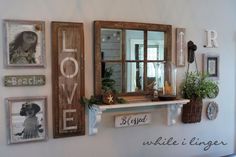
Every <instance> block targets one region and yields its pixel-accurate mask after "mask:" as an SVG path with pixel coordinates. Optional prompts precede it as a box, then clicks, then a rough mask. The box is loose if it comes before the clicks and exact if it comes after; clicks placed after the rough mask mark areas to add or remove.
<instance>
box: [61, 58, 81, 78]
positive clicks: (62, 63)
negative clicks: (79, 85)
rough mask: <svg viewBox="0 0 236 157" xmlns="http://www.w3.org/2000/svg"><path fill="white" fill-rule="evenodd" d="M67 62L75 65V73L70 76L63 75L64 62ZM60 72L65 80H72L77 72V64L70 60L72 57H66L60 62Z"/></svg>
mask: <svg viewBox="0 0 236 157" xmlns="http://www.w3.org/2000/svg"><path fill="white" fill-rule="evenodd" d="M67 61H72V62H73V63H74V64H75V72H74V73H73V74H71V75H66V73H65V71H64V69H63V67H64V64H65V62H67ZM60 70H61V73H62V75H63V76H65V77H66V78H73V77H75V76H76V75H77V73H78V72H79V65H78V62H77V61H76V60H75V59H74V58H72V57H66V58H64V59H63V60H62V61H61V65H60Z"/></svg>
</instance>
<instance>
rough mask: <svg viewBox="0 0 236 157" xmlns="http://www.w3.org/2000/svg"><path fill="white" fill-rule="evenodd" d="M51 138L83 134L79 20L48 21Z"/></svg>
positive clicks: (83, 109)
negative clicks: (50, 50)
mask: <svg viewBox="0 0 236 157" xmlns="http://www.w3.org/2000/svg"><path fill="white" fill-rule="evenodd" d="M51 27H52V85H53V88H52V89H53V91H52V93H53V135H54V138H59V137H68V136H78V135H84V134H85V108H84V106H83V105H82V104H80V99H81V97H82V96H84V37H83V34H84V32H83V24H82V23H67V22H52V25H51Z"/></svg>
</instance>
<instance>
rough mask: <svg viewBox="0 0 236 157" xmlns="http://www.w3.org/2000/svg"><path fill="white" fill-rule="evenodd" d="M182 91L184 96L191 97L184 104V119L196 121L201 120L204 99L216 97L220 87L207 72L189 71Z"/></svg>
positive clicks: (185, 121)
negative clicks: (209, 77)
mask: <svg viewBox="0 0 236 157" xmlns="http://www.w3.org/2000/svg"><path fill="white" fill-rule="evenodd" d="M181 91H182V96H183V98H185V99H190V102H189V103H187V104H186V105H184V106H183V112H182V121H183V122H184V123H195V122H200V121H201V113H202V99H204V98H215V97H216V96H217V95H218V92H219V87H218V85H217V83H216V82H215V81H213V80H210V79H208V77H207V75H206V74H201V73H198V72H189V73H187V74H186V79H185V80H184V81H183V83H182V88H181Z"/></svg>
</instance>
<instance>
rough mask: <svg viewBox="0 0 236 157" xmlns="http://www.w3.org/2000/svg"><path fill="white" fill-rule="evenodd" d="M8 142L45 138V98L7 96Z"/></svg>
mask: <svg viewBox="0 0 236 157" xmlns="http://www.w3.org/2000/svg"><path fill="white" fill-rule="evenodd" d="M6 102H7V108H8V125H9V139H8V144H13V143H22V142H31V141H40V140H46V139H47V98H46V97H16V98H7V99H6Z"/></svg>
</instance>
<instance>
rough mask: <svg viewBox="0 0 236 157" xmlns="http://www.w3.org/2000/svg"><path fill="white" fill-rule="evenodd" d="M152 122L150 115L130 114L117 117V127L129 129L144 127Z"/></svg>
mask: <svg viewBox="0 0 236 157" xmlns="http://www.w3.org/2000/svg"><path fill="white" fill-rule="evenodd" d="M150 122H151V114H150V113H140V114H128V115H120V116H116V117H115V126H116V127H129V126H138V125H144V124H148V123H150Z"/></svg>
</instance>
